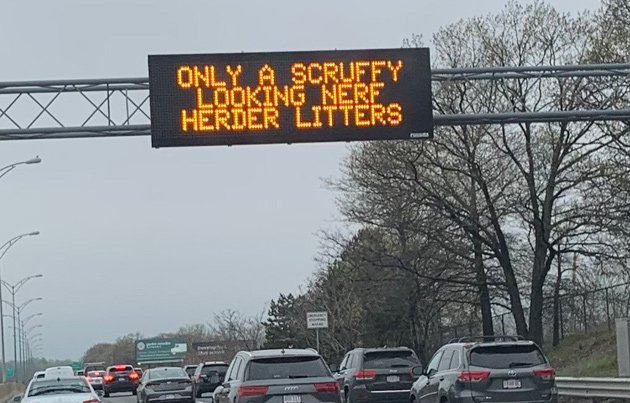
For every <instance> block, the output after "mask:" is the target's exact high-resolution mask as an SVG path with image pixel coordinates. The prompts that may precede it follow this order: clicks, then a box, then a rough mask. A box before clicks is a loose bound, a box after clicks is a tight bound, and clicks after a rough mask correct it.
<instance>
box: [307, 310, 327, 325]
mask: <svg viewBox="0 0 630 403" xmlns="http://www.w3.org/2000/svg"><path fill="white" fill-rule="evenodd" d="M306 327H307V328H308V329H328V312H307V313H306Z"/></svg>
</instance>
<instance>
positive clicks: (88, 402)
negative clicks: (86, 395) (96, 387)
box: [83, 399, 101, 403]
mask: <svg viewBox="0 0 630 403" xmlns="http://www.w3.org/2000/svg"><path fill="white" fill-rule="evenodd" d="M83 403H101V401H100V400H98V399H90V400H84V401H83Z"/></svg>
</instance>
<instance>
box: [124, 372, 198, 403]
mask: <svg viewBox="0 0 630 403" xmlns="http://www.w3.org/2000/svg"><path fill="white" fill-rule="evenodd" d="M137 400H138V403H152V402H169V403H171V402H178V403H179V402H181V403H193V402H194V401H195V399H194V397H193V389H192V383H191V381H190V378H189V377H188V374H187V373H186V371H184V370H183V369H182V368H179V367H158V368H151V369H148V370H147V371H146V372H145V373H144V376H143V377H142V379H140V384H139V385H138V391H137Z"/></svg>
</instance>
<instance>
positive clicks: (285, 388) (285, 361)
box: [213, 349, 341, 403]
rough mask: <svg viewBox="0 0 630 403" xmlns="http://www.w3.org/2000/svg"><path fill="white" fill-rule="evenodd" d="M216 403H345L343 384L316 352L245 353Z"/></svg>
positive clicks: (216, 396)
mask: <svg viewBox="0 0 630 403" xmlns="http://www.w3.org/2000/svg"><path fill="white" fill-rule="evenodd" d="M213 400H214V403H341V395H340V393H339V384H338V383H337V382H336V381H335V379H334V378H333V377H332V374H331V373H330V369H328V366H327V365H326V363H325V362H324V360H323V359H322V357H320V355H319V354H317V353H316V352H315V351H314V350H299V349H284V350H259V351H241V352H239V353H237V354H236V356H235V357H234V359H233V360H232V363H231V364H230V367H229V368H228V370H227V373H226V374H225V380H224V382H223V384H222V385H220V386H219V387H217V389H216V390H215V391H214V399H213Z"/></svg>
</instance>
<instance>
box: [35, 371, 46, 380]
mask: <svg viewBox="0 0 630 403" xmlns="http://www.w3.org/2000/svg"><path fill="white" fill-rule="evenodd" d="M45 376H46V372H45V371H37V372H35V373H34V374H33V379H44V377H45Z"/></svg>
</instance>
